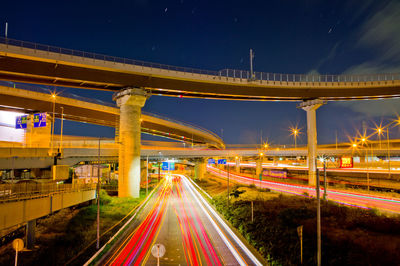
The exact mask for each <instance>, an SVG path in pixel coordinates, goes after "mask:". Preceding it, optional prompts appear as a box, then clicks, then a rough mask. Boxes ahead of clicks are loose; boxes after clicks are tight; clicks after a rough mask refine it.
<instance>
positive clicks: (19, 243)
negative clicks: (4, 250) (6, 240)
mask: <svg viewBox="0 0 400 266" xmlns="http://www.w3.org/2000/svg"><path fill="white" fill-rule="evenodd" d="M12 247H13V248H14V249H15V251H21V250H23V249H24V241H23V240H22V239H21V238H16V239H14V241H13V242H12Z"/></svg>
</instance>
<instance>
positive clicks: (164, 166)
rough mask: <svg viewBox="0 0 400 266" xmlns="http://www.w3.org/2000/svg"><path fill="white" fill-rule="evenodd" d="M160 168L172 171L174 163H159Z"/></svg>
mask: <svg viewBox="0 0 400 266" xmlns="http://www.w3.org/2000/svg"><path fill="white" fill-rule="evenodd" d="M161 169H162V170H163V171H173V170H175V163H174V162H163V163H162V165H161Z"/></svg>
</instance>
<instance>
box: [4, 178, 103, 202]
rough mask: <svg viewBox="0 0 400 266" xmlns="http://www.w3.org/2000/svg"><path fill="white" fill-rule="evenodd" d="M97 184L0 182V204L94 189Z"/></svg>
mask: <svg viewBox="0 0 400 266" xmlns="http://www.w3.org/2000/svg"><path fill="white" fill-rule="evenodd" d="M96 185H97V184H93V183H92V184H57V183H55V182H54V183H53V182H52V183H37V182H34V181H26V182H22V183H16V184H0V204H1V203H6V202H10V201H20V200H27V199H34V198H42V197H49V196H52V195H54V194H60V193H66V192H75V191H85V190H93V189H96Z"/></svg>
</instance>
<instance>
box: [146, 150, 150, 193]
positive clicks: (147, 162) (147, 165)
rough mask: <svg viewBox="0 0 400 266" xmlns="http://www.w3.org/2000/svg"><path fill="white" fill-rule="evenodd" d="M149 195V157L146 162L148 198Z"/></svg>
mask: <svg viewBox="0 0 400 266" xmlns="http://www.w3.org/2000/svg"><path fill="white" fill-rule="evenodd" d="M148 193H149V156H148V155H147V160H146V196H147V194H148Z"/></svg>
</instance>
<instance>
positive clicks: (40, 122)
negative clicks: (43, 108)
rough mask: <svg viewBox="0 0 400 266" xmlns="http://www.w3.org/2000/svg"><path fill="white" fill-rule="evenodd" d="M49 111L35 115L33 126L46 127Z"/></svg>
mask: <svg viewBox="0 0 400 266" xmlns="http://www.w3.org/2000/svg"><path fill="white" fill-rule="evenodd" d="M46 121H47V113H38V114H34V115H33V127H46Z"/></svg>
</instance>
